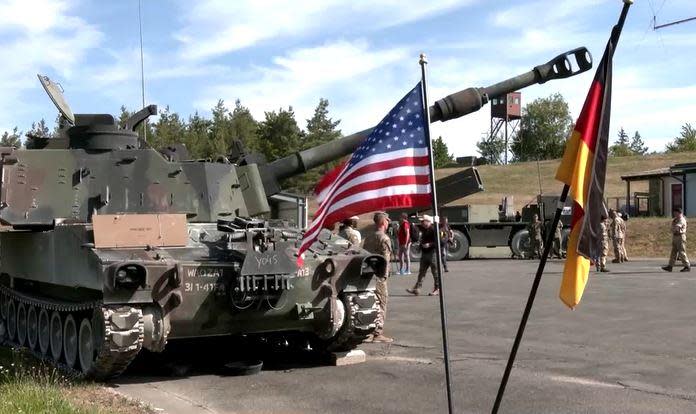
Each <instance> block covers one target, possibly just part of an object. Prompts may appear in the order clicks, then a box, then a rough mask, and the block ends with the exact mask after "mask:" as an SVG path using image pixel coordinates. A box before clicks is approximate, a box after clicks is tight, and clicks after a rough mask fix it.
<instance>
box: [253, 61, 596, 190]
mask: <svg viewBox="0 0 696 414" xmlns="http://www.w3.org/2000/svg"><path fill="white" fill-rule="evenodd" d="M571 59H574V60H575V65H573V64H572V62H571ZM590 68H592V56H591V55H590V52H589V51H588V50H587V49H586V48H584V47H580V48H577V49H573V50H570V51H568V52H565V53H562V54H560V55H558V56H556V57H555V58H553V59H551V60H550V61H548V62H546V63H545V64H543V65H539V66H536V67H534V68H533V69H532V70H530V71H529V72H527V73H523V74H521V75H518V76H515V77H513V78H510V79H507V80H504V81H502V82H498V83H496V84H494V85H491V86H488V87H485V88H467V89H464V90H461V91H459V92H455V93H453V94H451V95H449V96H447V97H445V98H443V99H440V100H439V101H436V102H435V104H433V105H432V106H430V108H429V111H430V121H431V122H435V121H442V122H445V121H449V120H451V119H456V118H459V117H462V116H464V115H467V114H470V113H472V112H476V111H478V110H479V109H481V108H482V107H483V105H485V104H486V103H488V101H490V100H491V99H494V98H498V97H502V96H505V95H507V94H508V93H510V92H514V91H516V90H519V89H522V88H526V87H527V86H530V85H534V84H537V83H538V84H541V83H545V82H547V81H549V80H553V79H564V78H569V77H572V76H575V75H577V74H580V73H583V72H585V71H587V70H589V69H590ZM370 132H372V128H368V129H365V130H363V131H360V132H356V133H354V134H352V135H348V136H346V137H344V138H341V139H339V140H337V141H333V142H328V143H326V144H322V145H319V146H317V147H314V148H309V149H307V150H304V151H300V152H297V153H295V154H292V155H289V156H287V157H284V158H280V159H278V160H275V161H273V162H271V163H270V164H268V165H266V166H265V167H264V168H263V170H264V171H262V174H261V175H262V177H263V181H264V186H265V187H266V192H267V194H268V195H269V196H270V195H272V194H274V193H276V192H277V191H279V190H278V189H279V186H278V185H277V180H281V179H283V178H288V177H292V176H295V175H298V174H302V173H304V172H306V171H307V170H310V169H312V168H314V167H317V166H319V165H322V164H326V163H328V162H331V161H334V160H336V159H339V158H341V157H344V156H346V155H348V154H350V153H352V152H353V151H355V149H356V148H357V147H358V146H359V145H360V143H362V141H363V140H364V139H365V138H366V137H367V136H368V135H369V134H370Z"/></svg>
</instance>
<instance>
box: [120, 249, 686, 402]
mask: <svg viewBox="0 0 696 414" xmlns="http://www.w3.org/2000/svg"><path fill="white" fill-rule="evenodd" d="M659 265H660V263H659V262H656V261H632V262H630V263H627V264H625V265H621V266H619V265H613V266H612V270H613V272H612V273H610V274H602V275H597V274H595V273H592V274H591V275H590V282H589V285H588V288H587V290H586V292H585V298H584V299H583V302H582V303H581V305H580V306H579V307H578V308H577V309H576V310H575V311H570V310H568V309H566V308H565V307H564V306H563V305H562V304H561V302H560V301H559V300H558V299H557V293H558V287H559V282H560V271H561V262H559V261H558V262H552V263H551V264H550V265H549V266H548V269H547V273H546V274H545V276H544V279H543V280H542V283H541V287H540V290H539V296H538V298H537V301H536V304H535V307H534V311H533V312H532V316H531V318H530V321H529V324H528V327H527V332H526V334H525V339H524V341H523V343H522V346H521V347H520V352H519V354H518V358H517V361H518V362H517V364H516V366H515V369H514V370H513V373H512V377H511V379H510V383H509V384H508V392H507V394H506V397H505V400H504V402H503V406H502V408H501V412H504V413H694V412H696V331H695V330H694V320H695V319H696V311H695V309H694V296H695V293H696V272H694V273H669V274H668V273H664V272H661V271H660V272H658V271H657V270H656V269H658V266H659ZM451 267H452V270H451V271H450V273H447V274H446V276H447V279H446V287H447V292H446V296H447V306H448V318H449V332H450V350H451V351H450V352H451V357H452V366H453V376H454V385H453V387H454V392H455V404H456V409H457V412H465V413H479V412H490V409H491V406H492V403H493V399H494V396H495V392H496V390H497V387H498V382H499V380H500V377H501V375H502V372H503V368H504V363H505V360H506V358H507V353H508V352H509V349H510V346H511V344H512V339H513V337H514V332H515V330H516V328H517V324H518V323H519V319H520V315H521V311H522V309H523V307H524V303H525V300H526V298H527V294H528V292H529V287H530V285H531V281H532V277H533V273H534V271H535V269H536V263H533V262H529V261H517V260H502V259H494V260H470V261H464V262H457V263H452V264H451ZM413 281H414V277H413V276H394V277H392V279H391V280H390V290H391V298H390V301H391V302H390V313H389V317H388V328H387V333H388V334H389V335H392V336H394V337H395V338H397V341H396V342H395V343H394V344H392V345H376V344H369V345H367V344H366V345H364V346H363V349H364V350H365V351H366V352H368V362H366V363H364V364H360V365H354V366H348V367H338V368H335V367H325V366H311V365H310V366H307V367H291V368H287V367H286V369H283V368H282V367H281V368H277V367H276V369H275V370H268V371H263V372H261V373H260V374H258V375H255V376H251V377H221V376H218V375H214V374H213V373H211V372H207V373H206V372H202V373H200V374H197V375H190V376H188V377H181V378H176V377H168V378H167V377H164V378H163V377H152V376H148V375H147V373H146V374H145V375H143V374H142V373H140V374H130V375H126V376H125V377H122V378H121V379H120V380H119V382H118V383H117V384H114V385H115V386H116V387H117V389H118V390H119V391H121V392H123V393H125V394H127V395H131V396H133V397H136V398H140V399H144V400H146V401H148V402H150V403H151V404H152V405H153V406H155V407H159V408H162V409H164V410H165V411H166V412H171V413H196V412H207V413H210V412H215V413H247V412H274V413H275V412H317V413H319V412H320V413H345V412H363V413H368V412H384V413H422V412H445V411H446V400H445V393H444V373H443V372H444V369H443V364H442V358H441V355H442V354H441V337H440V330H439V328H440V326H439V316H438V303H437V299H436V298H434V297H427V296H421V297H410V296H408V295H407V294H406V293H405V291H404V289H405V288H406V287H409V286H410V285H411V284H412V283H413ZM429 283H430V284H431V283H432V281H431V280H429ZM427 286H430V285H426V287H427Z"/></svg>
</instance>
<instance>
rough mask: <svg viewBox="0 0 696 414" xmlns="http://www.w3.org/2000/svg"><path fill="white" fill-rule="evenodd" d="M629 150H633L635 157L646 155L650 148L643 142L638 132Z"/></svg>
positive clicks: (632, 139)
mask: <svg viewBox="0 0 696 414" xmlns="http://www.w3.org/2000/svg"><path fill="white" fill-rule="evenodd" d="M629 148H631V152H633V154H635V155H645V154H647V153H648V147H647V146H646V145H645V142H643V138H642V137H641V136H640V133H639V132H638V131H636V132H635V133H634V134H633V138H631V143H630V144H629Z"/></svg>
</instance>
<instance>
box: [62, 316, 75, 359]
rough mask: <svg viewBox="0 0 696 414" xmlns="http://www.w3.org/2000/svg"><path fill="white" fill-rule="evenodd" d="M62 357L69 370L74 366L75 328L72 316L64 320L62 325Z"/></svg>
mask: <svg viewBox="0 0 696 414" xmlns="http://www.w3.org/2000/svg"><path fill="white" fill-rule="evenodd" d="M63 356H65V363H66V364H68V366H69V367H70V368H72V367H74V366H75V362H77V326H76V325H75V318H73V316H72V315H68V317H67V318H65V323H64V325H63Z"/></svg>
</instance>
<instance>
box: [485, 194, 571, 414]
mask: <svg viewBox="0 0 696 414" xmlns="http://www.w3.org/2000/svg"><path fill="white" fill-rule="evenodd" d="M568 190H570V186H569V185H567V184H566V185H564V186H563V192H561V198H560V199H559V200H558V205H557V206H556V214H555V215H554V216H553V222H552V224H551V230H550V231H549V233H548V234H547V235H546V242H545V245H544V253H543V254H542V255H541V260H540V261H539V267H537V272H536V275H535V276H534V282H533V283H532V289H531V291H530V292H529V297H528V298H527V305H526V306H525V307H524V313H522V321H520V326H519V327H518V328H517V335H515V342H514V343H513V344H512V350H511V351H510V357H509V358H508V361H507V365H506V366H505V373H503V379H502V380H501V381H500V387H499V388H498V394H497V395H496V397H495V404H493V411H492V413H493V414H495V413H497V412H498V409H499V408H500V403H501V402H502V400H503V394H505V386H506V385H507V382H508V379H509V378H510V372H511V371H512V365H513V364H514V363H515V357H516V356H517V349H518V348H519V347H520V342H522V336H523V335H524V329H525V327H526V326H527V319H529V314H530V313H531V312H532V306H533V305H534V298H535V297H536V294H537V290H538V289H539V283H541V275H543V274H544V268H545V267H546V260H547V259H548V257H549V253H550V252H551V245H552V244H553V236H554V234H553V229H555V228H556V227H557V226H558V222H559V221H560V220H561V212H563V206H564V205H565V202H566V199H567V198H568Z"/></svg>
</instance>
